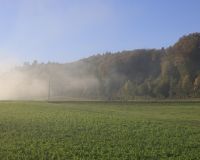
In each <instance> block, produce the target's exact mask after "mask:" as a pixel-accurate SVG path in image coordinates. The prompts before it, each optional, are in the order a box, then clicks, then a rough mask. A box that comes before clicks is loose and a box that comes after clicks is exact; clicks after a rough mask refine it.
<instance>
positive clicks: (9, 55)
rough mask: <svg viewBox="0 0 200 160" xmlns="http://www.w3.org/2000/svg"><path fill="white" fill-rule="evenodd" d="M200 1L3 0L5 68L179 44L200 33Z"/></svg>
mask: <svg viewBox="0 0 200 160" xmlns="http://www.w3.org/2000/svg"><path fill="white" fill-rule="evenodd" d="M199 8H200V1H199V0H0V24H1V25H0V68H2V67H1V66H2V65H3V66H4V67H5V66H6V64H9V65H10V64H15V63H23V62H25V61H26V62H27V61H28V62H31V61H33V60H37V61H38V62H48V61H51V62H61V63H63V62H71V61H76V60H78V59H81V58H85V57H88V56H91V55H94V54H98V53H104V52H116V51H122V50H133V49H139V48H161V47H168V46H170V45H173V43H175V42H176V41H177V40H178V39H179V38H180V37H181V36H183V35H186V34H189V33H192V32H200V21H199V17H200V11H199Z"/></svg>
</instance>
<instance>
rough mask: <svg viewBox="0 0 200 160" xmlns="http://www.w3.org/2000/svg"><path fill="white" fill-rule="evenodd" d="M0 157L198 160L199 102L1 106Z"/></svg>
mask: <svg viewBox="0 0 200 160" xmlns="http://www.w3.org/2000/svg"><path fill="white" fill-rule="evenodd" d="M0 159H2V160H4V159H7V160H12V159H13V160H16V159H19V160H23V159H24V160H25V159H26V160H29V159H30V160H40V159H44V160H51V159H52V160H53V159H55V160H57V159H61V160H68V159H76V160H78V159H84V160H90V159H91V160H93V159H106V160H110V159H115V160H116V159H119V160H123V159H127V160H131V159H133V160H147V159H148V160H164V159H166V160H168V159H170V160H172V159H173V160H198V159H200V103H197V102H195V103H189V102H182V103H176V102H171V103H170V102H166V103H164V102H163V103H162V102H159V103H146V102H145V103H141V102H140V103H139V102H137V103H136V102H130V103H120V102H119V103H117V102H107V103H106V102H66V103H47V102H0Z"/></svg>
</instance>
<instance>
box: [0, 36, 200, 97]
mask: <svg viewBox="0 0 200 160" xmlns="http://www.w3.org/2000/svg"><path fill="white" fill-rule="evenodd" d="M199 62H200V33H193V34H189V35H187V36H183V37H182V38H180V39H179V41H178V42H177V43H175V44H174V45H173V46H170V47H168V48H161V49H139V50H133V51H122V52H117V53H105V54H101V55H100V54H99V55H94V56H91V57H89V58H85V59H81V60H79V61H76V62H73V63H63V64H59V63H50V62H49V63H46V64H44V63H38V62H37V61H34V62H33V63H25V64H24V65H22V66H20V67H15V68H14V69H12V71H9V72H7V73H4V74H3V75H1V78H0V99H2V100H3V99H8V100H9V99H21V100H27V99H30V100H32V99H36V100H46V99H50V100H133V99H141V98H193V97H194V98H195V97H199V96H200V90H199V89H200V63H199Z"/></svg>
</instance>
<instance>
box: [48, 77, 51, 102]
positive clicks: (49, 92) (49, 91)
mask: <svg viewBox="0 0 200 160" xmlns="http://www.w3.org/2000/svg"><path fill="white" fill-rule="evenodd" d="M50 97H51V81H50V78H49V88H48V101H50Z"/></svg>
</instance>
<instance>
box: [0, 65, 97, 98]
mask: <svg viewBox="0 0 200 160" xmlns="http://www.w3.org/2000/svg"><path fill="white" fill-rule="evenodd" d="M98 87H99V81H98V79H97V78H96V77H95V76H93V75H92V74H90V73H89V72H88V71H87V65H86V64H83V63H73V64H65V65H64V64H55V63H48V64H38V63H37V62H34V63H32V64H25V65H22V66H19V67H13V68H9V69H7V70H4V72H1V75H0V100H47V99H50V100H51V99H52V100H60V99H66V100H68V99H70V100H73V99H86V98H88V97H89V95H91V94H92V96H93V97H94V96H95V95H94V94H93V93H92V92H94V91H97V90H98ZM90 97H91V96H90Z"/></svg>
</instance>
